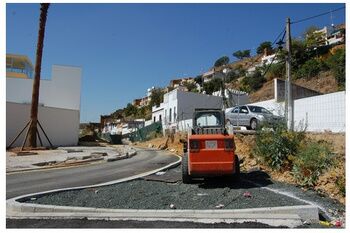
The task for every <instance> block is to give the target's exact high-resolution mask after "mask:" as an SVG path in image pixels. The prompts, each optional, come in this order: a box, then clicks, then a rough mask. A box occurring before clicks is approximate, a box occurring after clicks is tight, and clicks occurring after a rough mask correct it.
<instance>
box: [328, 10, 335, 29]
mask: <svg viewBox="0 0 350 233" xmlns="http://www.w3.org/2000/svg"><path fill="white" fill-rule="evenodd" d="M329 12H330V13H331V16H330V17H331V26H332V28H334V23H333V12H332V10H330V11H329Z"/></svg>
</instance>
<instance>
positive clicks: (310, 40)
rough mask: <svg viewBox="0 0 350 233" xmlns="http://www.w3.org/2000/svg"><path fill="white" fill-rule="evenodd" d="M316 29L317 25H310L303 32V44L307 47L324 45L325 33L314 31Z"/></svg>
mask: <svg viewBox="0 0 350 233" xmlns="http://www.w3.org/2000/svg"><path fill="white" fill-rule="evenodd" d="M318 30H319V28H318V27H315V26H311V27H309V28H308V29H306V31H305V32H304V39H305V45H306V47H307V48H314V47H319V46H322V45H325V40H326V35H325V34H324V33H323V32H316V31H318Z"/></svg>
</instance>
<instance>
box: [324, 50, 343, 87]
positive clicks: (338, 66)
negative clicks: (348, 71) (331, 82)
mask: <svg viewBox="0 0 350 233" xmlns="http://www.w3.org/2000/svg"><path fill="white" fill-rule="evenodd" d="M326 64H327V66H328V67H329V68H330V70H331V71H332V73H333V75H334V77H335V78H336V80H337V81H338V88H339V90H344V89H345V49H338V50H336V52H335V53H334V55H332V56H330V57H329V58H328V59H327V60H326Z"/></svg>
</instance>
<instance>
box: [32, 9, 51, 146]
mask: <svg viewBox="0 0 350 233" xmlns="http://www.w3.org/2000/svg"><path fill="white" fill-rule="evenodd" d="M40 5H41V7H40V22H39V33H38V44H37V48H36V60H35V76H34V81H33V93H32V106H31V110H30V119H31V120H32V121H31V124H30V128H29V146H30V147H32V148H35V147H36V146H37V145H36V137H37V130H38V128H37V123H38V103H39V88H40V73H41V60H42V54H43V47H44V36H45V24H46V18H47V10H48V9H49V5H50V3H41V4H40Z"/></svg>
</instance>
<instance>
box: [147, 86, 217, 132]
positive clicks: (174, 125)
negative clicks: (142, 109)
mask: <svg viewBox="0 0 350 233" xmlns="http://www.w3.org/2000/svg"><path fill="white" fill-rule="evenodd" d="M196 108H222V97H218V96H212V95H205V94H198V93H193V92H185V91H180V90H178V89H175V90H173V91H171V92H168V93H166V94H164V98H163V103H161V104H160V106H158V107H156V106H155V107H153V108H152V119H153V120H154V121H155V122H157V121H161V122H162V127H163V129H174V130H177V129H179V124H181V122H183V121H185V120H190V119H192V117H193V113H194V110H195V109H196Z"/></svg>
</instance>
